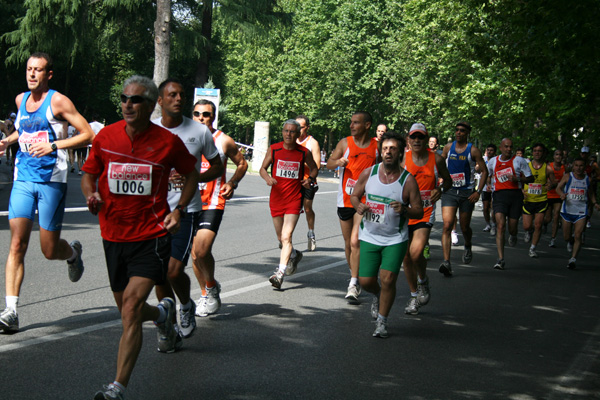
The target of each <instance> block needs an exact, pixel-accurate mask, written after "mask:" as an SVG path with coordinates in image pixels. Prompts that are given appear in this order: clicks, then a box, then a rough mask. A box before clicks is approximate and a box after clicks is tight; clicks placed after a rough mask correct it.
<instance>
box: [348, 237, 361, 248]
mask: <svg viewBox="0 0 600 400" xmlns="http://www.w3.org/2000/svg"><path fill="white" fill-rule="evenodd" d="M350 248H351V249H352V251H358V250H360V240H358V238H352V239H351V240H350Z"/></svg>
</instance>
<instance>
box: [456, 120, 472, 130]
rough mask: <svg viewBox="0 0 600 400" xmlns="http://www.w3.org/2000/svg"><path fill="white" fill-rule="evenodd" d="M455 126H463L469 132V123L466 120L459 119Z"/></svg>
mask: <svg viewBox="0 0 600 400" xmlns="http://www.w3.org/2000/svg"><path fill="white" fill-rule="evenodd" d="M456 126H457V127H458V126H464V127H465V128H466V129H467V130H468V131H469V132H471V125H469V123H468V122H465V121H460V122H459V123H458V124H456Z"/></svg>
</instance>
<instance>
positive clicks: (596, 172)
mask: <svg viewBox="0 0 600 400" xmlns="http://www.w3.org/2000/svg"><path fill="white" fill-rule="evenodd" d="M580 156H581V158H582V159H583V162H584V163H585V173H586V175H587V176H589V177H590V190H591V191H592V192H594V195H595V194H596V186H597V182H598V181H597V179H598V177H600V167H598V163H597V162H596V161H594V160H591V159H590V148H589V147H588V146H583V147H582V148H581V150H580ZM593 214H594V207H593V206H592V205H591V204H588V214H587V218H586V219H587V223H586V228H591V227H592V223H591V218H592V215H593ZM584 231H585V230H584Z"/></svg>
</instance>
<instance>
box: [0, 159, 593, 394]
mask: <svg viewBox="0 0 600 400" xmlns="http://www.w3.org/2000/svg"><path fill="white" fill-rule="evenodd" d="M8 176H9V171H8V169H7V166H6V165H5V161H3V163H2V165H0V210H1V211H4V210H7V208H8V206H7V204H8V196H9V193H10V183H7V181H8V180H9V178H8ZM69 184H70V187H69V200H68V204H67V207H69V208H75V209H77V208H78V207H83V206H84V199H83V197H82V195H81V192H80V191H79V177H78V176H77V175H75V174H72V175H71V176H70V177H69ZM336 189H337V185H336V184H335V183H334V181H333V179H331V180H330V182H326V181H325V180H321V182H320V191H319V193H318V194H317V197H316V200H315V210H316V212H317V227H316V235H317V250H316V251H315V252H313V253H305V257H304V259H303V261H302V262H301V263H300V266H299V268H298V273H296V275H294V276H292V277H289V278H286V281H285V282H284V286H283V288H284V290H283V291H276V290H273V289H272V288H271V286H270V284H269V283H268V281H267V279H268V276H269V275H270V274H271V273H272V271H273V270H274V268H275V265H276V264H277V262H278V256H279V249H278V247H277V239H276V236H275V233H274V229H273V226H272V223H271V218H270V215H269V211H268V200H267V196H268V188H267V186H266V185H265V184H264V182H263V181H262V179H260V178H259V177H257V176H247V177H246V178H245V179H244V180H243V181H242V183H241V184H240V187H239V190H238V191H237V192H236V196H235V199H234V201H232V202H230V203H229V205H228V206H227V210H226V212H225V218H224V220H223V223H222V225H221V230H220V232H219V235H218V237H217V241H216V243H215V246H214V251H213V252H214V255H215V259H216V265H217V272H216V275H217V279H218V280H219V281H220V283H221V284H222V290H223V291H222V294H221V297H222V300H223V306H222V308H221V312H220V313H219V314H217V315H215V316H212V317H209V318H197V321H198V329H197V331H196V333H195V335H194V336H193V337H192V338H190V339H187V340H185V342H184V347H183V349H182V350H181V351H180V352H177V353H174V354H160V353H158V352H157V351H156V339H155V338H156V329H155V328H154V326H153V325H152V324H151V323H147V324H145V325H144V334H145V340H144V345H143V348H142V351H141V354H140V358H139V360H138V362H137V365H136V369H135V370H134V374H133V377H132V379H131V382H130V385H129V388H128V390H127V393H126V398H127V399H200V398H209V399H232V400H234V399H235V400H237V399H249V400H254V399H282V398H285V399H308V398H311V399H352V398H357V399H363V398H366V399H375V398H377V399H382V398H397V399H410V400H420V399H519V400H521V399H523V400H529V399H591V398H600V394H599V393H600V362H599V358H598V357H599V355H600V312H599V310H600V265H599V263H598V259H599V257H600V251H599V248H600V237H599V235H598V232H599V231H600V218H598V217H597V216H595V217H594V220H593V225H594V226H593V227H592V229H591V230H589V231H588V234H587V241H586V243H587V244H586V246H585V247H584V249H583V250H582V252H581V254H580V257H579V258H578V264H577V265H578V269H577V270H575V271H569V270H567V269H566V264H567V260H568V258H569V256H568V254H567V252H566V250H565V245H564V243H563V242H562V240H559V248H556V249H551V248H549V247H548V235H544V237H543V238H542V241H541V243H540V246H539V254H540V258H539V259H530V258H529V257H527V247H528V246H527V245H525V244H524V243H523V242H522V238H523V235H522V234H521V235H520V236H519V243H518V245H517V246H516V247H515V248H508V249H507V256H506V258H507V269H506V270H505V271H498V270H494V269H493V268H492V266H493V264H494V262H495V254H496V253H495V242H494V239H493V238H492V237H490V236H489V235H488V234H486V233H482V231H481V230H482V228H483V218H482V217H481V212H480V211H476V212H475V217H474V218H473V227H474V231H475V233H476V237H475V239H474V259H473V262H472V264H470V265H462V264H461V262H460V257H461V254H462V247H460V246H459V247H455V248H454V249H453V253H452V261H453V269H454V272H455V276H454V277H452V278H444V277H443V276H442V275H441V274H440V273H439V272H438V266H439V263H440V261H441V247H440V241H439V239H440V232H441V223H438V224H436V226H435V228H434V230H433V234H432V240H431V245H432V258H431V260H430V262H429V267H428V272H429V276H430V280H431V290H432V299H431V302H430V303H429V304H428V305H427V306H425V307H423V308H421V313H420V314H419V315H417V316H407V315H405V314H404V313H403V309H404V305H405V303H406V302H407V300H408V297H409V292H408V287H407V284H406V282H405V280H404V279H403V278H402V277H401V278H400V279H399V282H398V294H397V298H396V303H395V305H394V308H393V309H392V313H391V315H390V318H389V326H388V330H389V332H390V337H389V338H388V339H385V340H383V339H375V338H373V337H371V333H372V331H373V329H374V324H373V323H372V320H371V317H370V314H369V309H370V300H371V298H370V296H368V295H363V296H361V300H362V303H361V304H360V305H351V304H348V303H347V302H346V301H345V300H344V298H343V297H344V294H345V291H346V287H347V285H348V279H349V273H348V268H347V266H346V263H345V259H344V254H343V240H342V237H341V234H340V229H339V223H338V220H337V215H336V212H335V199H336V194H335V191H336ZM438 215H439V212H438ZM306 231H307V228H306V223H305V220H304V217H301V219H300V222H299V224H298V227H297V229H296V233H295V235H294V244H295V246H296V248H298V249H300V250H304V249H305V248H306V242H307V240H306ZM62 236H63V237H64V238H65V239H67V240H69V241H70V240H73V239H75V238H77V239H79V240H80V241H81V242H82V243H83V246H84V253H83V257H84V262H85V266H86V270H85V273H84V275H83V278H82V279H81V281H80V282H78V283H71V282H70V281H69V280H68V277H67V268H66V265H65V263H64V262H57V261H47V260H45V259H44V258H43V256H42V254H41V252H40V249H39V238H38V230H37V227H36V228H34V233H33V235H32V238H31V243H30V248H29V251H28V255H27V258H26V277H25V282H24V284H23V288H22V293H21V299H20V305H19V317H20V323H21V331H20V332H19V333H17V334H12V335H11V334H0V364H1V365H2V367H1V369H0V384H1V388H2V389H1V393H2V398H3V399H10V400H13V399H28V400H32V399H64V398H69V399H91V398H92V397H93V394H94V392H95V391H96V390H98V389H99V388H101V386H102V385H103V384H106V383H108V382H110V381H112V380H113V379H114V374H115V363H116V355H117V346H118V340H119V337H120V333H121V327H120V320H119V315H118V312H117V310H116V307H115V304H114V300H113V298H112V294H111V292H110V288H109V286H108V278H107V275H106V267H105V261H104V254H103V250H102V245H101V240H100V233H99V227H98V224H97V219H96V217H93V216H92V215H90V214H89V213H87V212H82V211H79V212H77V211H76V212H68V213H67V214H66V216H65V224H64V230H63V234H62ZM460 239H461V243H462V237H461V238H460ZM9 240H10V231H9V229H8V222H7V218H6V216H0V243H2V247H1V248H2V249H3V250H1V251H0V260H1V261H0V262H1V263H4V257H5V256H6V253H7V249H8V243H9ZM186 271H187V272H188V274H189V275H190V276H192V277H193V273H192V271H191V267H188V269H187V270H186ZM3 275H4V274H2V273H0V281H1V282H0V288H1V289H0V299H1V298H3V297H4V284H3V282H4V276H3ZM194 281H195V279H192V282H193V284H192V294H193V297H194V298H197V297H199V294H200V291H199V288H198V284H197V283H196V282H194ZM151 301H152V302H154V303H155V302H156V300H155V299H154V298H151ZM0 303H2V302H1V301H0Z"/></svg>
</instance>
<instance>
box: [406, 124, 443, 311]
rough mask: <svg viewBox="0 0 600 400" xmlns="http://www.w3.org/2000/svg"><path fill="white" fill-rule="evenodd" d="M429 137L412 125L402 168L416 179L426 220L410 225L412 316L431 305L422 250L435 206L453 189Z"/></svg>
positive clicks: (422, 127)
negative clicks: (422, 307)
mask: <svg viewBox="0 0 600 400" xmlns="http://www.w3.org/2000/svg"><path fill="white" fill-rule="evenodd" d="M428 136H429V135H428V133H427V129H426V128H425V125H423V124H420V123H417V124H413V125H412V126H411V128H410V131H409V134H408V142H409V144H410V148H411V150H409V151H407V152H406V154H405V156H404V158H403V159H402V161H401V164H400V166H401V167H402V168H404V169H406V170H407V171H408V172H410V173H411V174H412V175H413V176H414V177H415V180H416V181H417V185H418V186H419V191H420V194H421V200H422V202H423V216H422V217H421V218H413V219H410V220H409V222H408V232H409V242H408V251H407V253H406V255H405V256H404V275H405V276H406V280H407V282H408V287H409V288H410V299H409V301H408V304H407V305H406V307H405V309H404V312H405V313H406V314H412V315H416V314H418V313H419V308H420V307H421V306H424V305H425V304H427V303H428V302H429V298H430V294H429V278H428V277H427V260H426V259H425V257H424V256H423V249H424V248H425V244H426V243H427V242H428V241H429V235H430V234H431V228H432V227H433V223H434V221H435V203H436V202H437V201H438V200H439V199H440V198H441V197H442V193H444V192H445V191H447V190H448V189H450V188H451V187H452V178H450V174H449V173H448V169H447V168H446V163H445V162H444V158H443V157H442V156H440V155H439V154H436V153H434V152H432V151H429V147H428V146H427V141H428V140H427V139H428ZM439 178H442V186H438V181H439ZM450 273H451V271H450Z"/></svg>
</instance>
